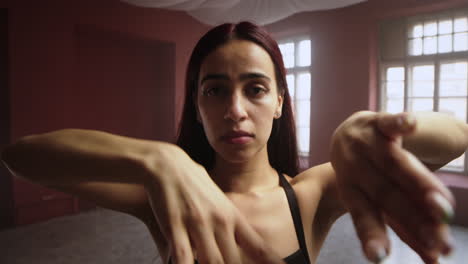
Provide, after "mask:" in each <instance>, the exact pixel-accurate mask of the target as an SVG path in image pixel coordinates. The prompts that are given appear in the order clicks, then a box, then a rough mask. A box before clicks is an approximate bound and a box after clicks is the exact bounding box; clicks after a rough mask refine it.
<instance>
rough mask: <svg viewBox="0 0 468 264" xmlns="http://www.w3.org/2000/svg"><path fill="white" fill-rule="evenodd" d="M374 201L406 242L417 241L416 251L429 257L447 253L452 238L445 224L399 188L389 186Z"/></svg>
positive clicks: (413, 242) (449, 250) (412, 242)
mask: <svg viewBox="0 0 468 264" xmlns="http://www.w3.org/2000/svg"><path fill="white" fill-rule="evenodd" d="M377 201H379V203H378V205H379V207H380V208H382V209H383V210H384V211H385V214H386V215H387V216H388V218H389V219H392V224H393V225H391V227H392V228H393V229H394V230H395V232H396V233H397V234H398V236H400V238H403V239H402V240H404V241H405V242H407V244H408V245H421V248H420V249H419V251H420V252H421V253H423V254H426V255H427V256H429V257H437V256H438V255H439V254H444V255H447V254H449V253H450V252H451V251H452V248H453V242H452V241H451V237H450V234H449V231H448V228H447V225H444V224H440V223H438V222H434V221H433V220H432V219H430V218H429V217H427V216H426V215H425V214H424V213H423V212H424V209H423V208H422V207H421V206H418V204H417V203H416V202H415V201H414V200H412V199H411V197H408V196H405V194H404V193H403V192H402V191H401V190H399V189H398V188H395V187H392V186H389V188H388V191H386V192H385V194H384V195H382V196H380V197H378V199H377ZM402 236H403V237H402Z"/></svg>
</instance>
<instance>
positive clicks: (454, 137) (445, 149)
mask: <svg viewBox="0 0 468 264" xmlns="http://www.w3.org/2000/svg"><path fill="white" fill-rule="evenodd" d="M412 115H413V116H414V117H415V118H416V120H417V125H416V130H415V131H414V133H412V134H410V135H407V136H404V138H403V146H404V148H405V149H407V150H409V151H410V152H411V153H413V154H414V155H415V156H416V157H418V158H419V159H420V160H421V161H422V162H424V163H425V164H428V165H435V166H438V167H441V166H443V165H445V164H447V163H449V162H450V161H451V160H453V159H455V158H457V157H458V156H460V155H462V154H463V153H464V152H465V151H466V149H467V148H468V125H467V124H466V123H464V122H462V121H460V120H457V119H456V118H453V117H451V116H449V115H446V114H441V113H436V112H420V113H413V114H412Z"/></svg>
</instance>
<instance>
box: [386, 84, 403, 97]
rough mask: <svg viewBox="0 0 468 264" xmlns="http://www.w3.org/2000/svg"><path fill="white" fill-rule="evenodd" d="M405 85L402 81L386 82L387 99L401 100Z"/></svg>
mask: <svg viewBox="0 0 468 264" xmlns="http://www.w3.org/2000/svg"><path fill="white" fill-rule="evenodd" d="M404 95H405V83H404V82H403V81H393V82H387V98H403V97H404Z"/></svg>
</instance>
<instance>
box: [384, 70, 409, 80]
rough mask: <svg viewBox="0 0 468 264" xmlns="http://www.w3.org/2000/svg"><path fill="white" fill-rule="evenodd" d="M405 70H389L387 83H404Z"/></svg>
mask: <svg viewBox="0 0 468 264" xmlns="http://www.w3.org/2000/svg"><path fill="white" fill-rule="evenodd" d="M404 80H405V68H403V67H393V68H388V69H387V81H404Z"/></svg>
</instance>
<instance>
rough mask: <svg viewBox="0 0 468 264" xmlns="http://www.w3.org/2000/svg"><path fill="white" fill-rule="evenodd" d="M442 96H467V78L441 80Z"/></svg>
mask: <svg viewBox="0 0 468 264" xmlns="http://www.w3.org/2000/svg"><path fill="white" fill-rule="evenodd" d="M439 94H440V96H467V89H466V80H457V81H455V80H451V81H440V92H439Z"/></svg>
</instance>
